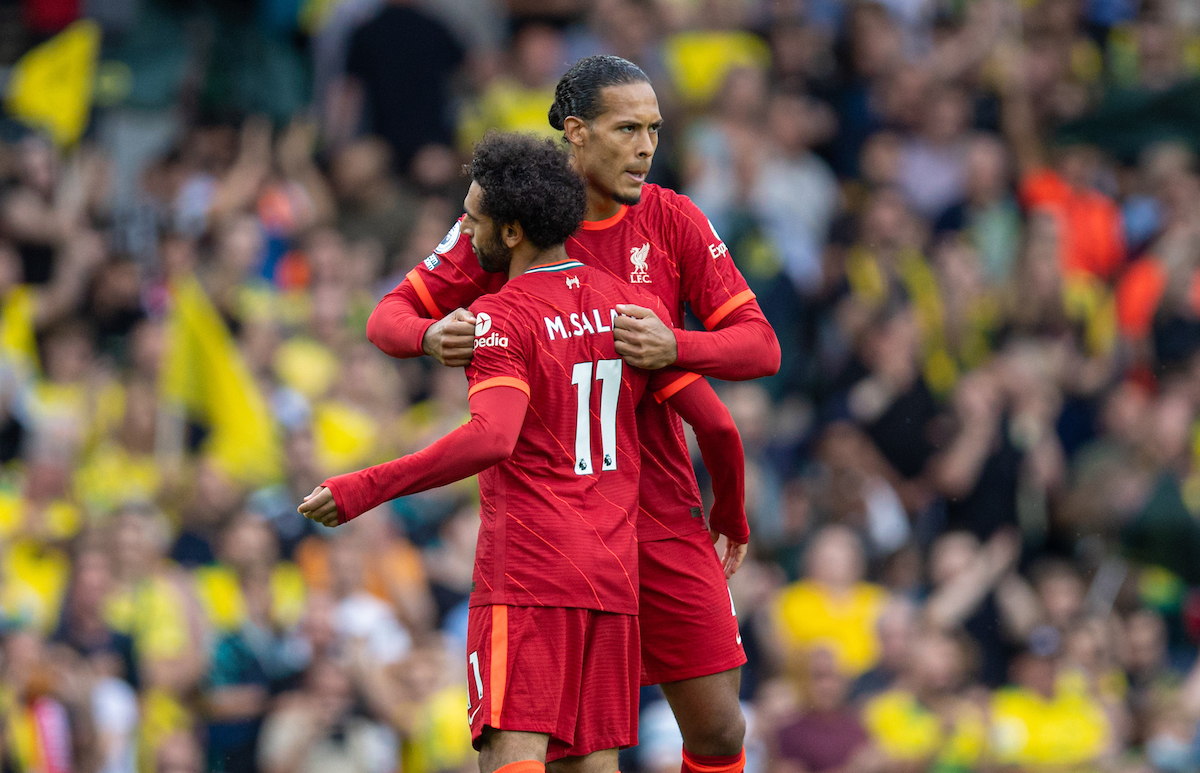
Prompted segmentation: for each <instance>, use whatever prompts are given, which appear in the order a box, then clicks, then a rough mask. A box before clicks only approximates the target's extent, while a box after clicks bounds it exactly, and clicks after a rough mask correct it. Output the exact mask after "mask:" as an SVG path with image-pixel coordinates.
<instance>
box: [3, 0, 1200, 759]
mask: <svg viewBox="0 0 1200 773" xmlns="http://www.w3.org/2000/svg"><path fill="white" fill-rule="evenodd" d="M595 53H612V54H618V55H620V56H623V57H626V58H628V59H631V60H633V61H634V62H636V63H638V64H639V65H640V66H641V67H642V68H643V69H644V70H645V71H646V73H647V74H648V75H649V76H650V77H651V79H652V80H653V83H654V86H655V89H656V90H657V92H658V96H659V100H660V104H661V107H662V112H663V115H664V116H665V117H666V123H665V125H664V128H663V132H662V136H661V143H660V145H659V150H658V155H657V157H656V160H655V164H654V170H653V172H652V175H651V179H652V181H653V182H658V183H660V184H663V185H667V186H670V187H673V188H675V189H677V190H680V191H682V192H684V193H686V194H688V195H690V196H692V197H693V198H694V199H695V201H696V203H697V204H698V205H699V206H700V207H701V208H702V209H703V210H704V211H705V213H706V214H707V215H708V216H709V217H710V218H711V220H712V222H713V224H714V226H715V227H716V229H717V230H718V231H719V232H720V233H721V235H722V236H723V238H724V240H725V242H726V243H727V244H728V245H729V246H730V248H731V250H732V254H733V257H734V260H735V261H736V263H737V264H738V266H739V267H740V268H741V270H742V272H743V273H744V274H745V276H746V278H747V279H748V281H749V282H750V285H751V287H752V288H753V289H754V291H755V292H756V293H757V295H758V299H759V301H760V303H761V305H762V307H763V310H764V311H765V312H766V315H767V317H768V318H769V319H770V320H771V322H772V323H773V324H774V326H775V329H776V331H777V333H778V336H779V339H780V341H781V344H782V349H783V367H782V369H781V370H780V372H779V374H778V375H777V376H774V377H772V378H769V379H764V380H762V381H759V382H754V383H745V384H718V385H717V386H718V388H719V390H720V392H721V394H722V397H723V399H724V400H725V401H726V403H727V404H728V406H729V408H730V410H731V411H732V413H733V415H734V416H735V418H736V420H737V423H738V425H739V427H740V429H741V432H742V436H743V441H744V443H745V446H746V450H747V464H748V470H747V477H748V482H749V485H748V486H747V494H748V498H749V501H748V503H747V504H748V510H749V516H750V523H751V528H752V534H753V537H752V541H751V549H750V558H749V559H748V560H747V562H746V563H745V565H744V566H743V567H742V569H741V571H739V572H738V574H737V575H736V576H735V577H734V578H733V580H732V581H731V583H730V585H731V589H732V591H733V596H734V599H735V602H736V604H737V608H738V610H739V620H740V624H741V630H742V639H743V642H744V643H745V646H746V650H747V655H748V657H749V663H748V664H747V666H746V667H745V669H744V670H743V677H742V698H743V700H744V709H745V712H746V714H747V717H748V719H749V726H750V730H749V733H748V736H747V753H748V758H747V770H748V771H750V773H768V772H770V773H809V772H811V773H823V772H824V771H839V772H840V771H845V772H846V773H857V772H859V771H861V772H862V773H876V772H878V773H917V771H925V770H934V771H944V772H946V773H949V772H951V771H970V770H981V769H982V770H991V769H997V768H1005V769H1010V770H1018V769H1019V770H1029V771H1062V770H1088V771H1092V770H1102V771H1107V772H1112V773H1115V772H1116V771H1150V770H1156V771H1164V772H1165V773H1187V772H1189V771H1196V770H1198V769H1200V744H1198V743H1197V741H1196V735H1197V733H1196V729H1197V719H1198V718H1200V667H1197V665H1196V651H1197V641H1198V640H1200V524H1198V521H1197V518H1198V517H1200V422H1198V415H1197V409H1198V408H1200V359H1198V358H1197V353H1198V351H1200V174H1198V168H1197V162H1196V157H1195V155H1194V153H1195V150H1196V147H1197V141H1200V80H1197V75H1198V74H1200V2H1197V0H588V1H587V2H583V1H582V0H508V2H504V1H503V0H427V1H424V2H422V1H421V0H258V1H257V2H253V1H252V0H224V1H223V2H219V1H215V0H214V1H213V2H199V0H22V1H19V2H18V1H17V0H2V1H0V66H2V69H0V83H2V86H0V93H2V94H3V119H2V120H0V464H2V467H0V617H2V621H3V622H2V624H0V768H2V769H3V770H4V771H5V773H68V771H80V772H82V773H99V772H102V773H135V772H136V773H157V772H161V773H200V771H212V772H213V773H218V772H224V771H227V772H229V773H254V772H256V771H258V772H260V773H317V772H318V771H320V773H360V772H361V773H393V772H396V773H400V772H402V773H440V772H441V771H451V770H463V771H467V770H470V769H472V768H473V766H474V765H475V761H474V758H473V753H472V752H471V750H470V740H469V736H468V730H467V727H466V723H465V722H464V721H463V720H464V717H465V712H466V710H467V708H466V707H467V695H466V690H465V681H464V655H465V653H464V647H465V644H464V638H465V627H466V609H465V599H466V597H467V593H468V591H469V588H470V575H471V567H472V553H473V548H474V540H475V535H476V531H477V529H478V506H477V502H476V492H475V488H474V483H473V481H467V482H464V483H462V484H460V485H456V486H451V487H447V488H445V489H442V490H438V491H433V492H429V493H427V494H423V495H420V496H414V497H408V498H404V499H401V500H398V501H395V502H392V503H389V504H388V505H385V506H384V507H381V508H380V509H379V510H378V512H375V513H372V514H371V515H369V516H367V517H364V518H360V519H358V520H357V521H355V522H354V523H353V524H352V525H349V526H346V527H342V528H338V529H336V530H332V529H323V528H320V527H316V526H314V525H312V524H310V523H309V522H307V521H305V520H304V519H303V518H301V517H300V516H299V515H297V514H296V512H295V507H296V504H297V503H298V502H299V500H300V499H301V497H302V496H303V495H304V494H307V493H308V492H309V491H311V490H312V488H313V486H314V485H316V484H317V483H318V482H320V481H321V480H322V479H323V478H324V477H326V476H328V475H330V474H334V473H340V472H344V471H348V470H350V469H353V468H357V467H360V466H363V465H367V464H372V463H376V462H379V461H383V460H386V459H390V458H394V457H395V456H397V455H399V454H403V453H406V452H410V451H413V450H415V449H418V448H421V447H423V446H425V445H427V444H428V443H430V442H432V441H433V440H435V439H437V438H438V437H441V436H442V435H444V434H445V433H446V432H448V431H449V430H451V429H452V428H454V427H456V426H458V425H459V424H461V423H462V422H463V421H464V420H465V419H466V417H467V410H468V409H467V401H466V382H465V380H464V378H463V376H462V374H461V373H460V372H457V371H450V370H446V369H442V368H440V367H438V366H436V365H431V363H430V362H429V361H408V362H394V361H391V360H389V359H388V358H386V357H385V356H383V355H382V354H380V353H379V352H378V351H376V350H375V349H374V347H372V346H371V345H370V344H369V343H368V342H367V341H366V339H365V336H364V327H365V322H366V319H367V316H368V315H369V314H370V312H371V310H372V308H373V307H374V304H375V303H376V301H377V299H378V298H380V297H381V296H382V294H383V293H384V292H386V291H387V290H389V289H391V288H392V287H393V286H394V285H395V284H396V283H398V282H399V281H400V279H401V278H402V277H403V275H404V273H405V272H406V271H408V270H409V269H410V268H412V267H413V266H415V265H416V264H417V262H418V261H420V260H422V259H423V258H424V257H425V256H426V255H428V254H429V253H430V251H431V250H432V248H433V247H434V246H435V245H436V244H437V243H438V242H439V240H440V239H441V238H442V236H443V235H444V234H445V233H446V231H447V229H448V228H449V226H450V225H451V224H452V223H453V222H454V219H455V218H456V217H457V216H458V214H459V212H460V211H461V209H460V207H461V200H462V196H463V193H464V191H465V181H464V179H463V178H462V176H461V174H460V169H461V163H462V162H463V160H464V158H466V157H467V156H468V155H469V151H470V148H471V145H472V143H473V142H474V141H475V140H476V139H478V138H479V137H480V136H482V134H483V132H485V131H486V130H487V129H488V128H490V127H500V128H502V129H506V130H514V129H515V130H523V131H532V132H539V133H544V134H546V135H547V136H553V133H552V132H551V131H550V129H549V126H548V124H547V121H546V110H547V108H548V106H549V104H550V102H551V101H552V95H553V89H554V84H555V82H556V80H557V79H558V77H559V76H560V75H561V74H562V73H563V72H564V71H565V70H566V68H567V67H568V66H569V65H570V64H571V63H572V62H574V61H575V60H576V59H578V58H580V57H582V56H586V55H589V54H595ZM696 459H697V470H698V476H699V478H700V480H701V485H702V487H704V486H706V485H707V484H706V481H707V475H706V473H705V472H704V470H703V468H702V466H701V465H700V463H699V457H698V455H697V456H696ZM641 723H642V731H641V745H640V746H639V747H638V748H637V749H634V750H630V751H628V752H626V753H624V754H623V755H622V768H623V769H624V770H626V771H645V772H646V773H668V772H669V771H676V770H678V767H679V749H680V739H679V736H678V730H677V729H676V728H675V726H674V723H673V719H672V718H671V714H670V711H669V709H668V708H667V707H666V704H665V703H664V702H663V701H662V698H661V693H659V692H658V691H657V689H655V688H651V689H647V690H644V691H643V706H642V720H641Z"/></svg>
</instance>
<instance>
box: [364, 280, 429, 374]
mask: <svg viewBox="0 0 1200 773" xmlns="http://www.w3.org/2000/svg"><path fill="white" fill-rule="evenodd" d="M423 311H424V308H423V306H422V305H421V300H420V298H419V297H418V295H417V290H416V288H415V287H414V286H413V284H412V282H411V281H409V280H408V279H407V278H406V279H405V280H404V281H403V282H401V283H400V284H399V285H397V287H396V289H395V290H392V291H391V292H390V293H388V294H387V295H385V296H383V300H381V301H380V302H379V305H378V306H376V307H375V311H373V312H371V317H370V319H368V320H367V340H369V341H370V342H371V343H373V344H375V346H376V347H378V348H379V350H380V351H381V352H383V353H384V354H386V355H388V356H390V357H396V358H399V359H406V358H408V357H420V356H421V355H422V354H424V353H425V350H424V348H423V347H422V341H423V340H424V338H425V331H426V330H428V329H429V326H430V325H432V324H433V323H434V322H435V321H436V319H435V318H432V317H427V316H425V314H423V313H422V312H423Z"/></svg>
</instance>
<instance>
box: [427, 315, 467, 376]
mask: <svg viewBox="0 0 1200 773" xmlns="http://www.w3.org/2000/svg"><path fill="white" fill-rule="evenodd" d="M421 348H422V349H423V350H424V351H425V353H426V354H428V355H429V356H430V357H432V358H434V359H435V360H437V361H438V362H440V363H442V364H443V365H446V366H448V367H451V368H465V367H466V366H467V365H468V364H470V362H471V356H472V355H473V354H474V353H475V315H474V314H472V313H471V312H469V311H467V310H466V309H455V310H454V311H452V312H450V313H449V314H447V315H446V316H444V317H442V318H441V319H439V320H438V321H437V322H434V323H433V324H432V325H430V326H429V329H428V330H426V331H425V337H424V338H422V339H421Z"/></svg>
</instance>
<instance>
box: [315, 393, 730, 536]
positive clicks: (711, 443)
mask: <svg viewBox="0 0 1200 773" xmlns="http://www.w3.org/2000/svg"><path fill="white" fill-rule="evenodd" d="M667 402H668V404H669V405H670V406H671V407H672V408H673V409H675V410H676V411H677V412H678V413H679V415H680V416H681V417H682V418H683V420H684V421H686V422H688V423H689V424H691V425H692V426H693V427H694V428H696V441H697V443H698V444H699V446H700V453H701V455H702V456H703V457H704V464H705V466H706V467H707V468H708V469H709V471H710V474H711V475H712V477H713V493H714V503H713V507H712V511H711V513H710V515H709V525H710V527H711V528H712V529H713V530H714V531H716V532H718V533H720V534H724V535H725V536H727V537H728V538H729V539H730V540H732V541H734V542H737V543H740V544H745V543H746V542H748V541H749V539H750V528H749V524H748V523H747V521H746V510H745V493H746V487H745V458H744V452H743V449H742V440H741V436H740V435H739V434H738V431H737V427H736V426H735V425H734V423H733V418H732V417H731V416H730V415H729V410H728V409H727V408H726V407H725V405H724V404H723V403H722V402H721V400H720V398H719V397H717V394H716V392H714V391H713V390H712V387H711V386H710V385H709V384H708V382H706V381H705V380H704V379H696V380H695V381H693V382H692V383H691V384H689V385H688V386H687V387H685V388H683V389H681V390H680V391H679V392H676V393H675V394H674V395H672V396H671V397H670V398H669V399H668V400H667ZM528 405H529V397H528V396H527V395H526V394H525V393H524V392H522V391H521V390H519V389H515V388H512V387H496V388H493V389H484V390H481V391H479V392H476V393H475V394H474V395H472V397H471V420H470V421H469V422H467V423H466V424H464V425H463V426H461V427H459V428H458V429H456V430H454V431H453V432H451V433H450V434H448V435H446V436H445V437H443V438H442V439H440V440H438V441H437V442H436V443H433V444H432V445H430V446H428V447H427V448H425V449H423V450H421V451H417V452H416V453H413V454H409V455H407V456H403V457H401V458H399V459H396V460H393V461H391V462H386V463H384V464H379V465H376V466H374V467H369V468H367V469H365V470H360V471H358V472H352V473H347V474H345V475H338V476H335V477H332V478H329V479H328V480H326V481H325V482H324V483H322V484H321V485H323V486H326V487H328V488H329V490H330V491H331V492H332V494H333V499H334V502H336V503H337V507H338V522H339V523H345V522H346V521H348V520H351V519H353V518H357V517H358V516H359V515H362V514H363V513H365V512H367V511H368V510H371V509H373V508H375V507H378V506H379V505H381V504H383V503H384V502H387V501H388V500H390V499H394V498H396V497H399V496H406V495H408V494H415V493H417V492H419V491H425V490H428V489H431V488H437V487H438V486H445V485H447V484H449V483H453V482H454V481H457V480H462V479H463V478H467V477H470V476H471V475H475V474H477V473H479V472H482V471H483V470H485V469H487V468H488V467H491V466H492V465H494V464H497V463H499V462H501V461H503V460H504V459H507V458H508V456H509V455H510V454H511V453H512V450H513V448H514V447H515V446H516V443H517V438H518V437H519V436H520V434H521V426H522V425H523V424H524V422H525V413H526V409H527V408H528Z"/></svg>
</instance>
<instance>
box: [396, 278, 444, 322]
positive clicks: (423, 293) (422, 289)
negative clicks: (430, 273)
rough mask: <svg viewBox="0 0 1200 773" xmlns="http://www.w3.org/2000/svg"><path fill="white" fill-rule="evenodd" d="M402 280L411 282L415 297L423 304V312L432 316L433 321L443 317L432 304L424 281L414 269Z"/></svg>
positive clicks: (431, 298)
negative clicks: (415, 293)
mask: <svg viewBox="0 0 1200 773" xmlns="http://www.w3.org/2000/svg"><path fill="white" fill-rule="evenodd" d="M404 278H405V279H407V280H408V281H410V282H412V286H413V289H414V290H416V291H417V297H418V298H420V299H421V303H423V304H425V310H426V311H428V312H429V313H430V314H431V315H433V318H434V319H438V318H440V317H442V316H444V315H443V314H442V312H441V309H439V308H438V306H437V304H436V303H434V302H433V295H431V294H430V292H429V288H428V287H426V286H425V280H424V279H422V278H421V275H420V274H418V273H417V270H416V269H415V268H414V269H413V270H412V271H409V272H408V274H407V275H406V276H405V277H404Z"/></svg>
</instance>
